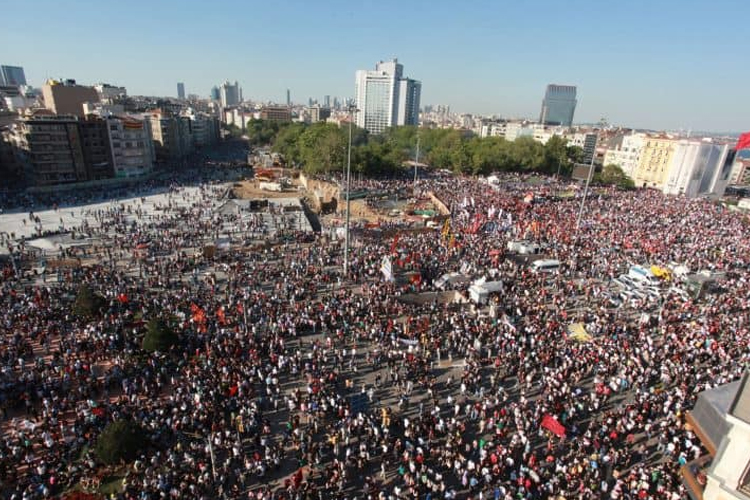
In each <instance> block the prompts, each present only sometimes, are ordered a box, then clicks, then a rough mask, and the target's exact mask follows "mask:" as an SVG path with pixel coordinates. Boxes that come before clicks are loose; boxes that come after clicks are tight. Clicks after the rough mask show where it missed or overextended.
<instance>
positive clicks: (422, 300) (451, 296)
mask: <svg viewBox="0 0 750 500" xmlns="http://www.w3.org/2000/svg"><path fill="white" fill-rule="evenodd" d="M398 300H399V301H401V302H404V303H406V304H417V305H424V304H430V303H432V302H433V301H437V303H438V304H451V303H454V302H466V299H464V297H463V295H461V294H460V293H459V292H457V291H455V290H450V291H447V292H424V293H407V294H404V295H399V296H398Z"/></svg>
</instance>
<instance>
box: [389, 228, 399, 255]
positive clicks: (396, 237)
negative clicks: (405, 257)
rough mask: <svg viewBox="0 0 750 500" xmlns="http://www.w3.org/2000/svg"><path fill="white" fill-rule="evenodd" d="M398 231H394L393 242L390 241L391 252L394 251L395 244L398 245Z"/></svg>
mask: <svg viewBox="0 0 750 500" xmlns="http://www.w3.org/2000/svg"><path fill="white" fill-rule="evenodd" d="M399 234H400V233H396V236H395V237H394V238H393V243H391V253H392V254H394V253H396V245H398V237H399Z"/></svg>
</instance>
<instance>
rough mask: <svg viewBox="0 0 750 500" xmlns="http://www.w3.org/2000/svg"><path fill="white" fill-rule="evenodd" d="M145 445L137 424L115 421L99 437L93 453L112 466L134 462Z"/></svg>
mask: <svg viewBox="0 0 750 500" xmlns="http://www.w3.org/2000/svg"><path fill="white" fill-rule="evenodd" d="M147 444H148V443H147V440H146V436H145V434H144V431H143V429H141V428H140V427H139V426H138V425H137V424H135V423H133V422H131V421H129V420H116V421H114V422H111V423H110V424H109V425H107V427H106V428H105V429H104V431H102V433H101V434H100V435H99V438H98V439H97V440H96V446H95V447H94V453H95V454H96V457H97V458H98V459H99V460H101V461H102V462H104V463H105V464H108V465H114V464H118V463H121V462H130V461H132V460H134V459H135V458H137V457H138V455H139V454H140V453H141V452H142V451H143V450H144V449H145V448H146V445H147Z"/></svg>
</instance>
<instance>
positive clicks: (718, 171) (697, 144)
mask: <svg viewBox="0 0 750 500" xmlns="http://www.w3.org/2000/svg"><path fill="white" fill-rule="evenodd" d="M728 153H729V145H728V144H716V143H713V142H710V141H697V140H689V139H684V140H679V141H676V142H675V147H674V152H673V153H672V159H671V162H670V165H669V167H668V170H667V176H666V181H665V183H664V186H663V188H662V191H663V192H664V193H665V194H682V195H685V196H687V197H690V198H693V197H696V196H701V195H709V194H711V195H722V194H724V190H725V189H726V187H727V184H729V181H730V174H731V171H732V164H731V162H727V155H728Z"/></svg>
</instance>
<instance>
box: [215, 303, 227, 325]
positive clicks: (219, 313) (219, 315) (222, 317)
mask: <svg viewBox="0 0 750 500" xmlns="http://www.w3.org/2000/svg"><path fill="white" fill-rule="evenodd" d="M216 317H217V318H218V319H219V324H220V325H226V323H227V318H226V316H225V315H224V306H221V307H219V308H218V309H217V310H216Z"/></svg>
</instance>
